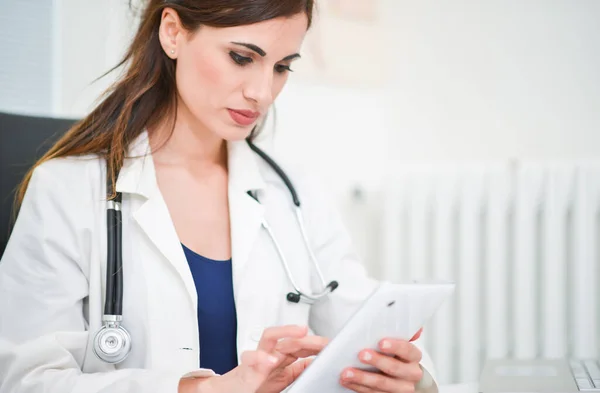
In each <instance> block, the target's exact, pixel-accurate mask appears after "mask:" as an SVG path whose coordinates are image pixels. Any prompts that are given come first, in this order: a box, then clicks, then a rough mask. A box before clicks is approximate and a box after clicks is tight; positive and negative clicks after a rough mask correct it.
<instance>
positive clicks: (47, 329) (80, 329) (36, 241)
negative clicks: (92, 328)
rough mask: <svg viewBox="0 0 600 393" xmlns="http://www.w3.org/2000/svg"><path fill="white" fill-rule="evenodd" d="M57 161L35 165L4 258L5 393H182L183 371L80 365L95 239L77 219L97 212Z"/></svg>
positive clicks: (1, 357) (0, 330)
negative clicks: (90, 370) (73, 195)
mask: <svg viewBox="0 0 600 393" xmlns="http://www.w3.org/2000/svg"><path fill="white" fill-rule="evenodd" d="M52 165H53V163H52V162H49V163H47V164H44V165H42V166H40V167H38V168H37V169H36V170H35V171H34V174H33V177H32V179H31V182H30V184H29V187H28V190H27V193H26V196H25V200H24V202H23V204H22V207H21V210H20V213H19V216H18V219H17V221H16V223H15V227H14V229H13V233H12V236H11V238H10V240H9V242H8V245H7V248H6V251H5V253H4V255H3V257H2V260H1V261H0V393H30V392H31V393H33V392H48V393H67V392H74V393H75V392H82V393H83V392H85V393H94V392H111V393H118V392H134V393H135V392H139V393H142V392H144V393H146V392H165V393H176V392H177V390H178V384H179V380H180V378H181V375H176V374H173V373H167V372H161V371H154V370H142V369H126V370H118V371H117V370H115V371H112V370H111V368H109V367H107V369H108V371H106V372H100V373H94V374H87V373H83V372H82V371H81V370H82V362H83V359H84V353H85V351H86V346H87V342H88V332H87V331H86V327H87V323H86V320H85V317H84V313H83V307H84V302H85V299H86V297H87V295H88V282H87V278H86V274H85V270H86V267H85V264H86V262H85V258H86V257H85V249H86V242H89V241H90V239H88V238H87V237H89V233H87V232H86V230H85V229H84V228H83V229H82V228H78V224H77V223H79V226H81V223H82V222H85V218H86V217H91V213H90V212H89V211H87V212H86V211H85V209H84V208H82V206H80V205H78V204H77V203H75V201H73V202H70V200H69V198H67V196H68V195H69V191H68V189H69V188H71V189H72V188H74V187H85V185H82V184H65V183H68V182H69V180H67V179H57V178H56V177H57V176H55V174H56V171H53V170H52ZM48 166H50V169H48ZM60 177H64V176H60ZM61 195H62V198H61V197H60V196H61ZM77 195H81V193H78V194H77ZM90 219H91V218H90Z"/></svg>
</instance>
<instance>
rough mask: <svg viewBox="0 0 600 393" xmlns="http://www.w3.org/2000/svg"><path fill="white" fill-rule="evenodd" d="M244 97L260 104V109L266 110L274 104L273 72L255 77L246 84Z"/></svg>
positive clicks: (262, 73)
mask: <svg viewBox="0 0 600 393" xmlns="http://www.w3.org/2000/svg"><path fill="white" fill-rule="evenodd" d="M244 95H245V96H246V98H247V99H249V100H251V101H254V102H256V103H257V104H258V106H259V108H266V107H268V106H270V105H271V104H272V102H273V72H272V71H271V72H261V73H260V75H259V74H257V75H255V76H254V77H253V78H252V79H251V80H249V81H248V83H247V84H246V88H245V89H244Z"/></svg>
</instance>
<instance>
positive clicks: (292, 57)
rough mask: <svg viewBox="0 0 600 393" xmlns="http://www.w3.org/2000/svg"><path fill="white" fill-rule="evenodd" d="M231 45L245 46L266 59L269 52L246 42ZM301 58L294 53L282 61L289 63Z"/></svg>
mask: <svg viewBox="0 0 600 393" xmlns="http://www.w3.org/2000/svg"><path fill="white" fill-rule="evenodd" d="M231 43H232V44H234V45H240V46H243V47H245V48H248V49H250V50H252V51H254V52H256V53H258V54H259V55H260V56H261V57H265V56H266V55H267V52H265V51H264V50H263V49H262V48H260V47H259V46H256V45H254V44H248V43H245V42H233V41H232V42H231ZM299 57H300V54H299V53H294V54H293V55H289V56H286V57H284V58H283V59H281V61H289V60H293V59H296V58H299Z"/></svg>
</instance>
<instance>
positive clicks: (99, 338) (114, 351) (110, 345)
mask: <svg viewBox="0 0 600 393" xmlns="http://www.w3.org/2000/svg"><path fill="white" fill-rule="evenodd" d="M130 351H131V335H130V334H129V332H128V331H127V329H125V328H124V327H123V326H120V325H119V324H113V323H109V324H105V325H104V326H102V328H101V329H100V330H99V331H98V332H97V333H96V337H94V353H95V354H96V356H98V357H99V358H100V359H101V360H103V361H105V362H106V363H111V364H116V363H120V362H122V361H123V360H125V358H126V357H127V355H128V354H129V352H130Z"/></svg>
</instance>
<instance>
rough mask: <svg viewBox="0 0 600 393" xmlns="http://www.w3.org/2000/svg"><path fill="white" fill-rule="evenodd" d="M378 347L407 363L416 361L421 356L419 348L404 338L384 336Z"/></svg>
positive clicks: (419, 359) (418, 360)
mask: <svg viewBox="0 0 600 393" xmlns="http://www.w3.org/2000/svg"><path fill="white" fill-rule="evenodd" d="M379 348H380V349H381V352H383V353H385V354H388V355H392V356H396V357H397V358H398V359H400V360H402V361H404V362H408V363H414V362H417V363H418V362H420V361H421V358H422V357H423V354H422V353H421V350H420V349H419V348H417V347H415V346H414V345H413V344H411V343H410V342H408V341H404V340H397V339H392V338H386V339H383V340H381V342H380V343H379Z"/></svg>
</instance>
